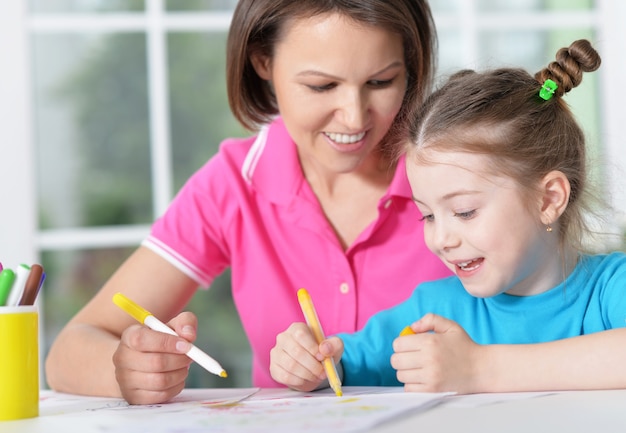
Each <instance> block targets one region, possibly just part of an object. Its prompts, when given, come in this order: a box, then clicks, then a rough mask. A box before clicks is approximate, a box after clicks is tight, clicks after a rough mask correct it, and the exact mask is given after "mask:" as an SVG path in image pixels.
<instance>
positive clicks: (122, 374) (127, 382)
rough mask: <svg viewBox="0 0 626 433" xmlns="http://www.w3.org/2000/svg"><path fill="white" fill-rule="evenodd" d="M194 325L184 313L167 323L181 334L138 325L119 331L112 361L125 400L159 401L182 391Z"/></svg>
mask: <svg viewBox="0 0 626 433" xmlns="http://www.w3.org/2000/svg"><path fill="white" fill-rule="evenodd" d="M197 324H198V322H197V318H196V316H195V315H194V314H193V313H190V312H183V313H181V314H179V315H178V316H176V317H175V318H174V319H172V320H171V321H170V322H169V323H168V325H169V326H170V327H171V328H172V329H174V331H176V333H177V334H178V335H179V336H180V337H176V336H173V335H169V334H165V333H163V332H158V331H153V330H152V329H150V328H148V327H146V326H141V325H139V324H137V325H132V326H129V327H128V328H127V329H126V330H125V331H124V332H123V333H122V337H121V341H120V344H119V345H118V347H117V350H116V351H115V353H114V354H113V363H114V364H115V377H116V379H117V382H118V384H119V387H120V390H121V392H122V396H123V397H124V399H125V400H126V401H127V402H129V403H130V404H154V403H162V402H165V401H168V400H169V399H171V398H172V397H174V396H176V395H177V394H178V393H180V392H181V391H182V390H183V388H184V387H185V380H186V379H187V374H188V372H189V365H190V364H191V362H192V361H191V359H190V358H189V357H188V356H187V355H186V354H185V353H186V352H187V351H188V350H189V344H190V342H193V341H194V340H195V339H196V328H197ZM181 337H182V338H181Z"/></svg>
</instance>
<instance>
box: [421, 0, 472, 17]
mask: <svg viewBox="0 0 626 433" xmlns="http://www.w3.org/2000/svg"><path fill="white" fill-rule="evenodd" d="M460 1H467V0H460ZM458 2H459V0H437V1H431V2H429V5H430V10H431V11H432V13H433V14H436V13H440V12H454V11H456V10H457V9H458V7H459V5H458Z"/></svg>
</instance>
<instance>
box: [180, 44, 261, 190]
mask: <svg viewBox="0 0 626 433" xmlns="http://www.w3.org/2000/svg"><path fill="white" fill-rule="evenodd" d="M225 62H226V34H225V33H172V34H170V35H168V66H169V68H168V74H169V85H170V108H171V111H170V124H171V137H172V158H173V167H174V168H173V170H174V186H175V189H176V190H178V189H179V188H180V187H181V186H182V184H183V183H184V182H185V181H186V180H187V178H188V177H189V176H190V175H191V174H192V173H193V172H194V171H195V170H197V169H198V168H199V167H200V166H201V165H202V164H204V162H206V161H207V160H208V159H209V158H210V157H211V156H212V155H213V154H214V153H215V152H217V149H218V146H219V143H220V142H221V141H222V140H224V139H225V138H227V137H233V136H242V135H249V134H250V133H249V132H245V131H244V130H243V128H242V127H241V126H240V125H239V123H238V122H237V121H236V120H235V118H234V117H233V115H232V114H231V112H230V109H229V107H228V101H227V98H226V76H225V68H226V66H225Z"/></svg>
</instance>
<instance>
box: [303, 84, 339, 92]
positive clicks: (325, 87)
mask: <svg viewBox="0 0 626 433" xmlns="http://www.w3.org/2000/svg"><path fill="white" fill-rule="evenodd" d="M307 87H308V88H309V89H311V90H313V91H314V92H318V93H321V92H326V91H328V90H332V89H334V88H335V83H328V84H324V85H322V86H313V85H307Z"/></svg>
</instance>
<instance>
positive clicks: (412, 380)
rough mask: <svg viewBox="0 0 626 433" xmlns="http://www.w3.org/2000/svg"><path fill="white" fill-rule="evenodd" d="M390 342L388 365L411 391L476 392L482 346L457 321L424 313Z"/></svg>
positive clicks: (406, 388) (405, 387) (407, 389)
mask: <svg viewBox="0 0 626 433" xmlns="http://www.w3.org/2000/svg"><path fill="white" fill-rule="evenodd" d="M411 329H412V330H413V332H415V335H406V336H402V337H398V338H396V339H395V340H394V342H393V349H394V352H395V353H394V354H393V355H392V356H391V365H392V367H393V368H395V369H396V370H397V377H398V380H399V381H400V382H402V383H404V384H405V385H404V389H405V390H406V391H410V392H444V391H454V392H458V393H462V394H465V393H470V392H475V389H476V386H477V385H476V384H475V383H474V379H475V375H474V372H475V368H477V367H479V366H480V361H479V358H478V357H479V355H480V353H481V350H480V348H481V346H480V345H478V344H476V343H474V342H473V341H472V339H471V338H470V337H469V336H468V335H467V333H466V332H465V331H464V330H463V328H461V327H460V326H459V325H458V324H457V323H456V322H453V321H451V320H448V319H445V318H443V317H441V316H437V315H435V314H427V315H425V316H424V317H422V318H421V319H420V320H419V321H417V322H415V323H414V324H412V325H411Z"/></svg>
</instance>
